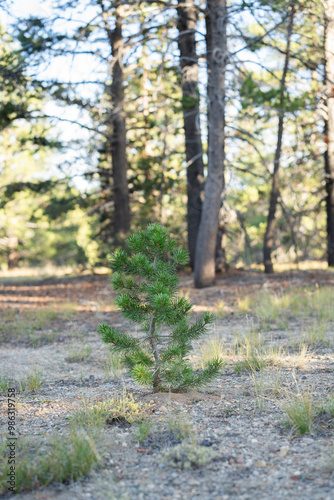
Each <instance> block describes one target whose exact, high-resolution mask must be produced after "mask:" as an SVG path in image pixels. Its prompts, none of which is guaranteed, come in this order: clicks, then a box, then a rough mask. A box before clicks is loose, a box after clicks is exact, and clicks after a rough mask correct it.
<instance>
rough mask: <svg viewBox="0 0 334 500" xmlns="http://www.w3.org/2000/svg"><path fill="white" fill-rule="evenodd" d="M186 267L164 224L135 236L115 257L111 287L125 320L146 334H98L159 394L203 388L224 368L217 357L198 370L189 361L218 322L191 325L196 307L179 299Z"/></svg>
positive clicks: (103, 328)
mask: <svg viewBox="0 0 334 500" xmlns="http://www.w3.org/2000/svg"><path fill="white" fill-rule="evenodd" d="M187 262H188V253H187V252H186V251H185V250H182V249H180V248H178V247H177V245H176V242H175V241H174V240H173V239H172V238H170V237H169V235H168V233H167V231H166V229H165V228H164V227H162V226H160V225H159V224H150V225H148V227H147V229H146V231H140V232H139V233H137V234H132V235H131V236H129V237H128V238H127V240H126V245H125V247H124V249H118V250H116V252H115V253H113V254H112V256H111V267H112V269H113V271H114V273H113V276H112V278H111V283H112V285H113V288H114V290H115V291H116V292H118V294H117V297H116V300H115V303H116V304H117V306H118V307H119V309H120V310H121V311H122V313H123V315H124V317H125V318H126V319H129V320H131V321H133V322H134V323H137V324H139V325H140V327H141V330H142V332H143V335H142V336H140V337H135V336H133V335H131V334H128V333H125V332H122V331H120V330H117V329H116V328H112V327H110V326H108V325H106V324H102V325H100V326H99V330H98V331H99V333H100V334H101V336H102V340H103V342H105V343H106V344H108V345H109V346H110V349H111V351H112V352H115V353H119V354H120V355H121V356H122V361H123V363H124V365H125V366H126V367H127V368H128V369H129V371H130V373H131V375H132V376H133V378H134V379H135V380H136V381H137V382H138V383H139V384H141V385H149V386H151V387H153V391H154V392H160V391H161V392H163V391H168V390H171V391H173V392H182V391H186V390H187V389H190V388H195V387H199V386H203V385H205V384H208V383H209V382H210V381H211V380H212V379H213V378H214V377H216V376H217V375H218V373H219V371H220V370H221V368H222V365H223V363H222V361H221V360H220V359H219V358H217V359H214V360H211V361H209V362H207V363H206V366H205V367H204V369H203V370H201V371H199V370H196V371H195V370H193V369H192V367H191V365H190V362H189V360H188V359H187V355H188V353H189V352H190V351H191V349H192V341H193V340H195V339H198V338H199V337H201V336H202V335H203V334H205V333H207V326H208V325H209V324H210V323H212V322H213V319H214V318H213V315H212V314H210V313H204V314H203V317H202V318H201V319H198V320H197V321H196V322H195V323H194V324H193V325H189V311H190V309H191V308H192V304H191V303H190V302H189V301H188V300H187V299H185V298H184V297H178V296H177V288H178V284H179V278H178V275H177V272H176V271H177V268H178V266H180V265H184V264H186V263H187Z"/></svg>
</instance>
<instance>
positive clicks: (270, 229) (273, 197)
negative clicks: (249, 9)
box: [263, 7, 295, 273]
mask: <svg viewBox="0 0 334 500" xmlns="http://www.w3.org/2000/svg"><path fill="white" fill-rule="evenodd" d="M294 12H295V11H294V7H291V14H290V19H289V24H288V30H287V44H286V52H285V61H284V68H283V74H282V79H281V83H280V111H279V118H278V131H277V145H276V151H275V159H274V171H273V175H272V185H271V192H270V200H269V213H268V218H267V227H266V232H265V236H264V242H263V262H264V271H265V273H273V272H274V268H273V263H272V251H273V247H274V238H275V222H276V208H277V201H278V197H279V175H278V172H279V166H280V159H281V152H282V139H283V131H284V116H285V105H284V94H285V85H286V76H287V73H288V69H289V59H290V41H291V34H292V27H293V18H294Z"/></svg>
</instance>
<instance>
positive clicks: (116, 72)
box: [111, 8, 130, 242]
mask: <svg viewBox="0 0 334 500" xmlns="http://www.w3.org/2000/svg"><path fill="white" fill-rule="evenodd" d="M118 11H119V8H116V24H115V29H114V32H113V37H112V42H113V43H112V54H113V58H114V65H113V70H112V84H111V98H112V106H113V109H112V128H113V136H112V142H111V154H112V170H113V181H114V231H115V236H116V240H117V241H118V242H122V241H123V240H124V238H125V237H126V235H127V233H128V232H129V229H130V207H129V188H128V179H127V168H128V163H127V159H126V128H125V112H124V88H123V69H122V49H123V37H122V18H121V16H120V14H119V12H118Z"/></svg>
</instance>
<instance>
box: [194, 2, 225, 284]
mask: <svg viewBox="0 0 334 500" xmlns="http://www.w3.org/2000/svg"><path fill="white" fill-rule="evenodd" d="M207 16H208V17H209V19H208V20H207V23H206V24H207V27H208V29H209V30H210V33H208V35H207V39H208V40H210V45H211V47H210V49H211V50H210V53H208V59H209V64H208V69H209V74H208V105H209V113H208V116H209V144H208V174H207V178H206V181H205V188H204V203H203V208H202V216H201V222H200V226H199V232H198V238H197V246H196V257H195V286H196V287H197V288H201V287H205V286H209V285H211V284H212V283H213V282H214V279H215V250H216V242H217V232H218V223H219V211H220V204H221V193H222V190H223V187H224V159H225V151H224V145H225V136H224V129H225V66H226V58H227V46H226V1H225V0H208V1H207Z"/></svg>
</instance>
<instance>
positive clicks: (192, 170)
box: [177, 0, 203, 269]
mask: <svg viewBox="0 0 334 500" xmlns="http://www.w3.org/2000/svg"><path fill="white" fill-rule="evenodd" d="M177 12H178V22H177V28H178V30H179V38H178V46H179V50H180V63H181V68H182V94H183V101H182V103H183V121H184V135H185V145H186V160H187V197H188V201H187V225H188V249H189V255H190V265H191V268H192V269H193V267H194V263H195V252H196V241H197V234H198V228H199V224H200V219H201V210H202V193H203V150H202V139H201V128H200V116H199V89H198V60H197V54H196V40H195V30H196V25H197V13H196V7H195V4H194V2H193V0H179V2H178V7H177Z"/></svg>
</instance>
